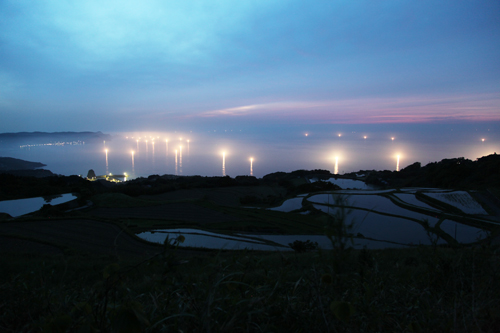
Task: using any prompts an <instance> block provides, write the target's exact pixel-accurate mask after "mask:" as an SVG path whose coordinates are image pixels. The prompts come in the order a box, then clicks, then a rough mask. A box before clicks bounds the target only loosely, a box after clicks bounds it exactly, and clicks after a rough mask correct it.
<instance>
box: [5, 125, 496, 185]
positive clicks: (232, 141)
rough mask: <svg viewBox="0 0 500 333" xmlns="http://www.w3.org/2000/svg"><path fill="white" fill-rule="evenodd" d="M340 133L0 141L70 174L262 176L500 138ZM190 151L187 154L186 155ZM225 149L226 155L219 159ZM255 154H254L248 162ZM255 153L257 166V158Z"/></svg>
mask: <svg viewBox="0 0 500 333" xmlns="http://www.w3.org/2000/svg"><path fill="white" fill-rule="evenodd" d="M126 136H128V138H126ZM335 136H336V138H335V139H333V138H332V137H331V136H321V135H309V136H307V137H306V136H305V135H304V134H303V133H297V135H295V136H294V135H292V134H290V135H288V136H287V137H284V138H282V139H279V140H277V139H276V138H273V137H271V135H267V136H259V135H249V134H236V133H232V134H226V133H225V134H219V133H217V134H200V133H198V134H193V133H188V135H182V136H181V135H180V134H179V133H176V134H173V133H157V134H156V133H155V136H154V137H155V138H156V139H155V141H152V140H151V138H152V137H153V136H151V135H149V134H148V135H147V136H146V135H143V134H140V135H126V134H123V135H116V136H114V137H113V139H112V140H108V141H106V142H105V143H104V145H105V149H108V151H109V153H108V152H107V153H106V155H105V156H104V158H103V156H102V146H100V145H93V144H84V145H71V146H70V145H66V146H56V145H51V146H37V147H30V148H24V149H22V148H19V147H5V146H0V154H1V155H2V156H9V157H14V158H20V159H24V160H28V161H34V162H42V163H44V164H47V167H46V169H49V170H51V171H52V172H54V173H57V174H64V175H71V174H84V175H85V174H87V171H88V170H89V169H94V171H95V172H96V174H98V175H102V174H104V173H106V174H109V173H113V174H123V173H124V172H127V173H128V174H130V176H131V178H135V177H147V176H149V175H151V174H178V175H181V174H182V175H202V176H219V175H221V174H222V175H229V176H231V177H235V176H238V175H250V174H253V175H255V176H256V177H262V176H264V175H266V174H269V173H272V172H276V171H285V172H290V171H293V170H297V169H309V170H311V169H325V170H329V171H331V172H332V173H335V174H337V173H338V174H343V173H345V172H353V171H359V170H373V169H376V170H397V169H402V168H404V167H405V166H407V165H409V164H412V163H414V162H417V161H419V162H421V163H422V165H425V164H427V163H428V162H434V161H439V160H441V159H443V158H453V157H462V156H463V157H465V158H469V159H473V160H474V159H476V158H478V157H481V156H484V155H487V154H491V153H493V152H494V151H495V148H496V147H495V141H494V139H490V140H489V141H485V142H482V141H480V140H475V141H470V142H465V143H464V142H463V141H460V140H453V139H454V138H453V137H450V138H449V140H441V141H440V142H439V144H438V143H437V142H432V141H431V140H430V139H428V138H427V137H425V135H423V136H422V137H423V138H422V140H421V141H418V140H415V138H410V139H408V140H406V141H405V140H404V139H402V138H400V136H398V137H396V136H395V138H396V139H395V140H390V137H389V139H387V135H383V136H382V135H379V136H378V137H377V136H376V135H370V136H367V137H366V139H365V138H364V136H361V135H359V134H350V133H346V134H344V133H342V137H341V138H339V137H338V135H335ZM146 137H147V139H146ZM172 137H174V138H175V137H177V138H179V137H184V138H185V139H183V141H184V142H185V143H186V144H185V147H181V146H182V145H180V143H182V142H179V145H176V147H175V150H176V152H175V154H173V153H172V152H171V151H169V148H172V149H174V147H169V143H170V142H171V138H172ZM188 137H189V139H187V138H188ZM139 138H140V139H139ZM175 140H177V139H175ZM187 140H189V141H187ZM179 141H181V140H179ZM153 142H154V143H153ZM149 143H151V147H149ZM163 144H165V147H164V149H163ZM155 146H158V147H155ZM132 150H134V151H135V153H134V154H133V157H132V160H131V159H130V158H131V157H130V155H129V154H130V152H131V151H132ZM185 151H187V156H188V157H189V158H185V157H186V156H184V155H185V154H184V153H186V152H185ZM222 151H225V152H226V154H225V155H223V156H222V161H221V152H222ZM228 151H229V152H231V155H230V159H228V158H226V157H228V156H229V155H228V154H227V152H228ZM398 155H399V158H398V157H397V156H398ZM249 156H252V158H253V160H251V161H250V167H249V164H248V161H249ZM402 156H404V159H403V158H402ZM395 157H396V161H394V159H395ZM257 159H258V161H259V163H258V166H257V165H255V163H253V162H254V161H255V160H257ZM221 162H222V170H221ZM395 162H396V163H395Z"/></svg>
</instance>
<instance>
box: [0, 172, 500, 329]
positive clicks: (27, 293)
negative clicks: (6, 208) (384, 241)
mask: <svg viewBox="0 0 500 333" xmlns="http://www.w3.org/2000/svg"><path fill="white" fill-rule="evenodd" d="M273 177H274V176H273ZM294 177H295V176H294ZM77 181H78V182H81V181H80V180H78V179H77ZM179 181H181V180H179ZM182 181H183V180H182ZM193 181H196V182H199V181H207V180H206V179H204V178H202V179H201V180H200V179H199V178H196V179H194V180H193ZM217 181H218V182H221V181H222V182H227V181H229V180H228V179H226V178H223V179H222V180H220V179H219V180H217ZM147 182H149V183H147ZM62 183H63V182H62V181H59V180H58V182H56V183H55V185H57V186H63V185H61V184H62ZM292 183H293V184H292ZM155 184H157V185H158V188H156V187H155ZM280 184H281V185H280ZM280 184H278V185H277V184H274V183H270V184H265V185H262V184H261V185H259V186H250V187H244V186H226V187H211V188H209V187H207V188H185V187H188V185H189V183H188V184H186V183H181V184H180V185H179V184H174V185H175V186H179V188H173V189H172V188H171V186H174V185H172V184H170V183H162V182H159V180H158V179H156V180H155V179H148V180H147V181H146V180H145V181H142V183H140V184H135V185H134V184H132V185H133V186H130V187H122V188H120V187H116V188H111V189H109V190H103V189H100V188H97V187H91V186H90V185H89V184H88V183H87V182H85V183H82V185H80V186H81V188H80V193H84V194H85V193H86V194H85V196H84V197H82V198H80V200H79V202H80V204H81V205H82V206H83V205H84V207H86V208H84V209H79V210H71V211H67V209H66V208H61V207H46V208H44V209H42V210H40V211H39V212H37V213H34V214H32V215H31V216H27V217H23V218H19V219H14V220H9V219H5V218H4V220H2V221H0V254H1V255H0V331H2V332H40V331H42V332H173V331H175V332H210V331H216V332H224V331H226V332H306V331H307V332H309V331H319V332H499V331H500V287H499V285H500V284H499V283H498V281H500V258H499V254H500V249H499V247H498V245H491V244H490V243H488V242H483V243H481V244H475V245H474V246H468V247H464V246H458V245H456V246H454V247H439V246H416V247H413V248H409V249H398V250H394V249H387V250H352V249H350V248H349V246H348V245H349V242H348V238H349V237H346V235H345V234H342V232H339V233H336V234H335V236H334V237H333V238H332V241H333V244H332V245H333V250H329V251H325V250H312V251H310V252H305V253H295V252H286V253H282V252H257V251H255V252H252V251H209V250H195V249H181V248H178V247H176V246H175V243H174V241H173V240H172V241H171V242H170V243H169V244H165V245H154V244H149V243H146V242H144V241H142V240H140V239H138V238H137V237H136V236H135V235H134V233H136V232H140V231H143V230H150V229H159V228H163V227H175V228H177V227H189V228H191V227H193V228H200V229H206V230H212V231H217V232H221V233H231V232H252V233H258V232H265V233H279V234H321V233H324V232H325V226H327V225H328V223H329V219H328V217H327V216H325V214H321V213H320V212H315V211H314V210H311V213H310V214H308V215H302V214H300V212H296V213H281V212H275V211H269V210H260V209H248V208H245V206H247V205H248V206H266V205H267V206H269V205H279V203H280V202H281V201H283V200H285V199H286V198H287V197H290V196H294V195H295V194H296V193H297V191H298V190H304V191H305V192H303V193H307V192H309V191H311V190H314V189H311V188H310V187H307V188H305V189H304V188H302V187H301V186H304V185H306V186H310V185H308V184H305V183H304V182H303V181H302V180H300V179H297V178H294V179H293V182H288V183H287V182H283V181H282V180H280ZM30 185H31V184H30ZM146 185H147V186H146ZM181 185H182V186H181ZM205 185H206V184H205ZM209 185H210V184H209ZM12 186H13V187H12V188H15V186H18V185H16V184H13V185H12ZM72 186H73V185H72ZM175 186H174V187H175ZM42 189H45V187H40V190H42ZM53 191H55V189H53ZM21 192H22V191H20V193H19V195H21V194H22V193H21ZM58 193H67V190H59V192H58ZM127 193H128V194H127ZM132 194H134V195H132ZM89 201H90V202H92V204H91V205H88V206H87V204H88V202H89ZM249 203H250V204H249ZM304 209H306V208H304ZM307 209H310V207H307Z"/></svg>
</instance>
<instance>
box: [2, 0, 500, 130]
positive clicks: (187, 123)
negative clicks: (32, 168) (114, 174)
mask: <svg viewBox="0 0 500 333" xmlns="http://www.w3.org/2000/svg"><path fill="white" fill-rule="evenodd" d="M0 119H1V121H0V132H18V131H64V130H69V131H83V130H91V131H97V130H102V131H129V130H171V129H175V128H176V127H183V128H206V127H214V128H215V127H220V126H224V127H228V128H230V127H231V126H240V127H241V126H247V127H248V126H258V125H259V124H263V123H265V124H268V125H269V124H270V125H280V126H284V125H287V124H288V125H294V126H296V125H300V124H312V125H313V124H329V123H331V124H339V123H340V124H372V123H376V124H378V123H389V124H394V123H415V122H417V123H436V122H471V121H474V122H492V121H494V122H497V123H499V122H500V2H499V1H497V0H490V1H489V0H484V1H483V0H482V1H477V0H474V1H457V0H451V1H436V0H431V1H425V0H418V1H416V0H415V1H401V0H397V1H371V0H370V1H355V0H352V1H347V0H346V1H334V0H329V1H322V0H317V1H312V2H306V1H302V0H300V1H292V0H290V1H273V0H265V1H259V0H252V1H246V0H240V1H234V0H231V1H230V0H227V1H223V0H221V1H187V0H185V1H160V0H159V1H140V2H139V1H126V0H120V1H94V0H85V1H61V0H54V1H50V0H46V1H44V0H42V1H22V0H3V1H1V2H0Z"/></svg>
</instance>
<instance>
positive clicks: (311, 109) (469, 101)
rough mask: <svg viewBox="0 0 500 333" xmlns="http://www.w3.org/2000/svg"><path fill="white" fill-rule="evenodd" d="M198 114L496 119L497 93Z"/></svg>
mask: <svg viewBox="0 0 500 333" xmlns="http://www.w3.org/2000/svg"><path fill="white" fill-rule="evenodd" d="M199 116H202V117H236V116H239V117H252V118H253V117H264V118H268V117H271V118H280V119H282V118H283V117H287V118H288V117H292V118H294V119H297V120H299V119H300V120H304V121H321V122H323V123H329V122H331V123H354V124H355V123H411V122H438V121H444V120H465V121H499V120H500V96H499V95H498V94H476V95H458V96H457V95H450V96H412V97H405V98H359V99H345V100H331V101H289V102H276V103H265V104H253V105H244V106H238V107H231V108H225V109H219V110H212V111H207V112H203V113H201V114H199Z"/></svg>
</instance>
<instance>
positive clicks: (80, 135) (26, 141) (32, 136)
mask: <svg viewBox="0 0 500 333" xmlns="http://www.w3.org/2000/svg"><path fill="white" fill-rule="evenodd" d="M103 141H111V135H109V134H104V133H102V132H53V133H49V132H19V133H0V144H16V145H21V146H22V145H40V144H83V143H94V142H103Z"/></svg>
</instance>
